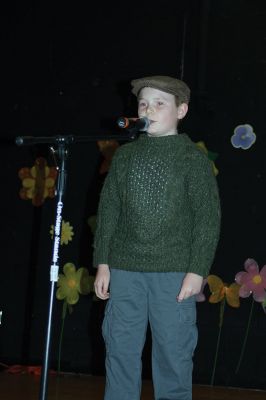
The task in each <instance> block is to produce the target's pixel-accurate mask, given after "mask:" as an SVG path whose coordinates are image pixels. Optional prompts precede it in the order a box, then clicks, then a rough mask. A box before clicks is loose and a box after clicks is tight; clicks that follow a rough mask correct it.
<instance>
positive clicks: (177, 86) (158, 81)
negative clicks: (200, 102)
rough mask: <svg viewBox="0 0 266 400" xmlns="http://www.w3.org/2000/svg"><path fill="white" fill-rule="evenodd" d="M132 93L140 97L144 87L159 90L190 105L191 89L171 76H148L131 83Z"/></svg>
mask: <svg viewBox="0 0 266 400" xmlns="http://www.w3.org/2000/svg"><path fill="white" fill-rule="evenodd" d="M131 85H132V93H133V94H134V95H135V96H138V93H139V91H140V90H141V89H142V88H144V87H151V88H153V89H159V90H162V91H163V92H166V93H171V94H173V95H175V96H177V97H178V98H179V100H180V102H181V103H187V104H188V103H189V99H190V89H189V87H188V86H187V84H186V83H185V82H183V81H181V80H179V79H176V78H172V77H171V76H160V75H157V76H147V77H145V78H140V79H134V80H133V81H131Z"/></svg>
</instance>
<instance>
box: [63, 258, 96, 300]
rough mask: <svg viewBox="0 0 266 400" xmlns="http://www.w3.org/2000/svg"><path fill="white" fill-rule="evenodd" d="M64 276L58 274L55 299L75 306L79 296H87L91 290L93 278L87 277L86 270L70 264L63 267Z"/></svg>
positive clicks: (87, 272)
mask: <svg viewBox="0 0 266 400" xmlns="http://www.w3.org/2000/svg"><path fill="white" fill-rule="evenodd" d="M63 271H64V274H59V279H58V282H57V286H58V289H57V292H56V298H57V299H58V300H65V301H66V302H67V303H68V304H70V305H73V304H76V303H77V302H78V300H79V295H80V294H88V293H90V292H91V291H92V290H93V281H94V277H92V276H89V271H88V270H87V269H86V268H79V269H78V270H77V271H76V267H75V265H74V264H72V263H67V264H65V265H64V267H63Z"/></svg>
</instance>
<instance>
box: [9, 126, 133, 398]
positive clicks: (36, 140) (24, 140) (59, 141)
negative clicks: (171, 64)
mask: <svg viewBox="0 0 266 400" xmlns="http://www.w3.org/2000/svg"><path fill="white" fill-rule="evenodd" d="M127 133H128V134H127V135H106V134H105V135H98V136H73V135H67V136H62V135H58V136H52V137H34V136H19V137H17V138H16V139H15V143H16V144H17V145H18V146H22V145H34V144H45V143H46V144H49V143H51V144H55V145H56V146H57V148H56V149H54V148H53V147H50V150H51V151H53V153H54V154H55V155H57V157H58V166H57V170H58V179H57V188H56V201H57V203H56V216H55V223H54V227H55V228H54V239H53V251H52V263H51V266H50V298H49V307H48V321H47V330H46V341H45V352H44V357H43V365H42V372H41V385H40V392H39V400H46V399H47V387H48V380H47V376H48V369H49V361H50V345H51V332H52V319H53V307H54V297H55V296H54V292H55V283H56V282H57V281H58V271H59V246H60V240H61V226H62V211H63V207H64V203H63V200H64V196H65V188H66V180H67V169H66V162H67V158H68V156H69V149H68V145H69V144H73V143H77V142H93V141H99V140H117V141H129V140H134V139H135V138H136V134H137V130H136V129H135V130H134V129H130V130H128V132H127Z"/></svg>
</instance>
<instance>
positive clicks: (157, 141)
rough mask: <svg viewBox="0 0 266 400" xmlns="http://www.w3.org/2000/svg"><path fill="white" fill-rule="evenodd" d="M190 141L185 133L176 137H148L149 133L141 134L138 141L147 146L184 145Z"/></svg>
mask: <svg viewBox="0 0 266 400" xmlns="http://www.w3.org/2000/svg"><path fill="white" fill-rule="evenodd" d="M188 140H189V138H188V136H187V135H186V134H185V133H178V134H176V135H167V136H148V135H147V133H142V134H140V136H139V138H138V141H139V142H141V143H142V144H147V145H151V146H153V145H159V146H164V145H167V144H170V145H171V144H173V143H180V144H181V143H184V142H187V141H188Z"/></svg>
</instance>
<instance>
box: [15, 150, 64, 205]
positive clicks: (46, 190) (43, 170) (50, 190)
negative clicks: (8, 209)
mask: <svg viewBox="0 0 266 400" xmlns="http://www.w3.org/2000/svg"><path fill="white" fill-rule="evenodd" d="M56 177H57V170H56V168H55V167H48V166H47V161H46V159H45V158H43V157H39V158H37V159H36V161H35V165H34V166H33V167H32V168H26V167H25V168H21V169H20V170H19V178H20V179H21V180H22V189H21V190H20V192H19V195H20V197H21V199H23V200H31V201H32V204H33V205H34V206H36V207H38V206H41V205H42V204H43V202H44V200H45V199H46V198H47V197H50V198H53V197H54V196H55V181H56Z"/></svg>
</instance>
